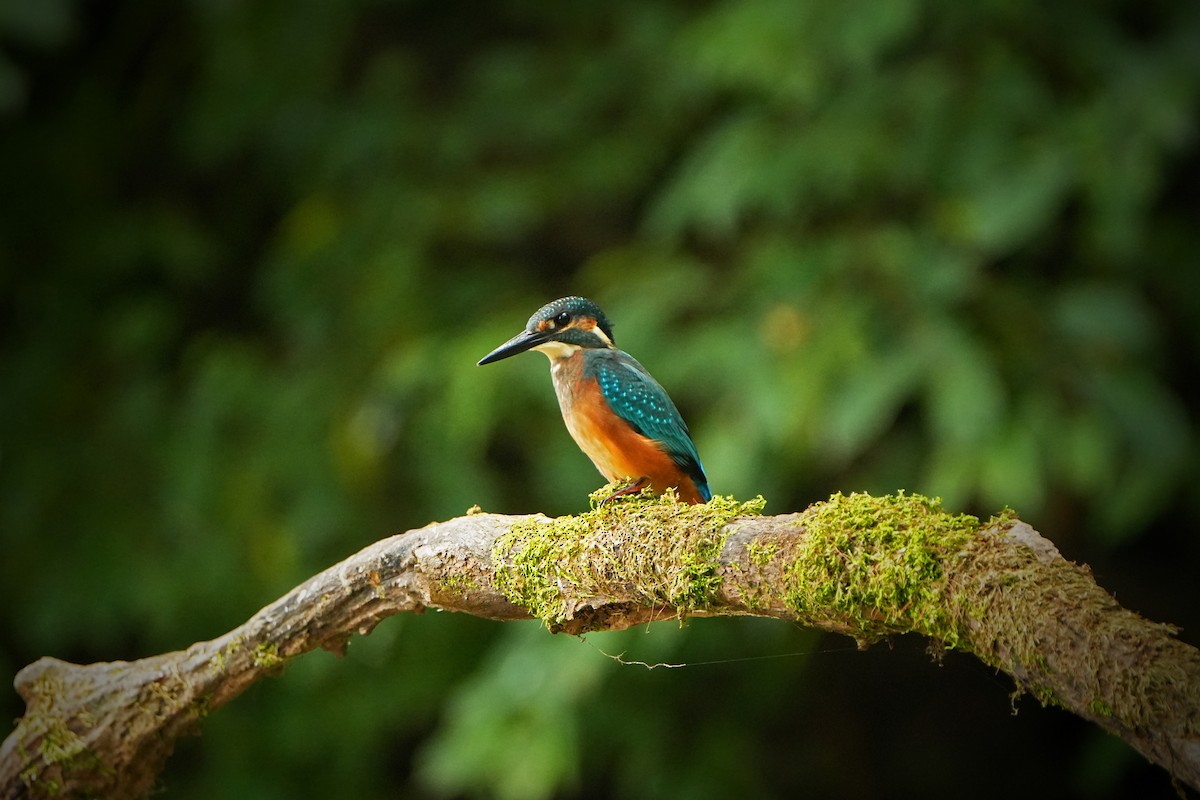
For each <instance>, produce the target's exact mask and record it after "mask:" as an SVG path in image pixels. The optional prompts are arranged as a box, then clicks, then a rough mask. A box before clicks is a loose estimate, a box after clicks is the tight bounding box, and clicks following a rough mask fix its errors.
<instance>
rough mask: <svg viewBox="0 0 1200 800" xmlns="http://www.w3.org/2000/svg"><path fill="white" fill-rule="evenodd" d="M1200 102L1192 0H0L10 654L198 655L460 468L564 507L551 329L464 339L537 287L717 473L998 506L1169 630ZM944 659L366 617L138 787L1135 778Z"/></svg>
mask: <svg viewBox="0 0 1200 800" xmlns="http://www.w3.org/2000/svg"><path fill="white" fill-rule="evenodd" d="M1198 112H1200V5H1197V4H1196V3H1194V2H1189V1H1188V0H1178V1H1177V2H1176V1H1171V0H1155V1H1153V2H1140V3H1134V2H1131V1H1129V0H1121V1H1119V0H1100V1H1099V2H1092V3H1070V2H1068V3H1058V4H1043V3H1034V2H1026V1H1023V0H1018V1H1017V2H1013V1H1012V0H1009V1H1008V2H982V3H967V4H963V3H954V2H950V0H926V1H925V2H918V0H893V2H889V3H867V2H862V0H854V1H853V2H843V3H825V2H812V1H809V2H784V0H715V1H714V2H707V3H688V2H682V0H676V1H674V2H666V3H634V2H616V3H608V4H601V5H582V6H570V7H567V6H560V5H555V4H550V3H535V2H529V1H528V0H525V1H524V2H522V1H521V0H507V1H506V2H499V3H492V4H486V5H478V4H477V5H472V6H459V5H456V4H441V3H431V2H413V1H410V0H391V1H387V0H374V1H373V2H369V1H368V0H356V1H355V2H342V3H324V4H322V3H299V4H296V3H283V2H258V3H250V2H239V1H238V0H221V1H219V2H213V1H212V0H209V1H208V2H199V1H198V2H187V3H182V4H160V3H153V2H146V1H144V0H143V1H142V2H137V1H136V0H129V1H128V2H113V1H112V0H107V1H106V2H95V3H83V2H80V1H79V0H40V1H39V2H36V3H35V2H23V1H22V0H6V1H5V2H0V197H2V202H3V209H2V210H3V214H2V217H0V266H2V269H0V535H2V536H3V547H4V558H3V559H2V561H0V585H3V587H4V602H3V604H2V607H0V614H2V615H3V616H2V617H0V619H2V623H0V625H2V627H0V673H2V674H4V675H12V674H13V673H15V671H16V669H18V668H19V667H20V666H21V665H23V664H25V663H27V662H29V661H32V660H33V659H34V658H36V657H38V656H40V655H43V654H51V655H55V656H59V657H63V658H68V659H74V660H78V661H93V660H109V659H127V658H135V657H138V656H143V655H147V654H150V653H153V652H157V651H161V650H164V649H171V648H179V647H184V646H186V645H187V644H189V643H191V642H192V641H194V640H197V639H201V638H207V637H210V636H214V635H216V634H218V633H220V632H222V631H224V630H226V629H227V628H229V627H231V626H233V625H235V624H237V623H238V622H240V621H241V620H243V619H244V618H245V617H246V616H248V615H249V614H250V613H252V612H253V611H254V610H256V609H257V608H258V607H260V606H261V605H263V604H265V603H266V602H268V601H269V600H271V599H273V598H274V597H275V596H276V595H277V594H279V593H280V592H282V591H284V590H286V589H287V588H288V587H290V586H291V585H293V584H295V583H296V582H298V581H300V580H302V579H303V578H305V577H307V576H308V575H309V574H311V573H312V572H315V571H316V570H318V569H320V568H323V567H324V566H326V565H328V564H329V563H331V562H333V561H334V560H336V559H338V558H341V557H344V556H345V555H347V554H349V553H350V552H353V551H354V550H356V549H357V548H358V547H360V546H362V545H365V544H366V543H368V542H369V541H371V540H373V539H375V538H378V537H381V536H383V535H385V534H388V533H391V532H394V531H397V530H404V529H407V528H410V527H414V526H418V525H421V524H424V523H425V522H427V521H428V520H430V519H443V518H448V517H451V516H455V515H457V514H460V513H462V512H463V511H464V510H465V509H466V508H467V507H469V506H470V505H472V504H474V503H480V504H481V505H483V506H484V507H485V508H487V509H489V510H496V511H504V512H526V511H532V510H541V511H545V512H547V513H551V514H562V513H571V512H576V511H580V510H583V509H584V508H585V507H586V495H587V492H588V491H590V490H591V489H593V488H595V487H596V486H597V485H598V484H599V483H600V478H599V476H598V474H596V473H595V471H594V470H593V469H592V467H591V465H590V464H589V463H588V462H587V460H586V459H585V458H584V457H583V456H582V455H581V454H580V453H579V452H578V451H577V450H576V449H575V447H574V445H573V444H572V443H571V441H570V439H569V438H568V436H567V434H566V433H565V431H564V430H563V427H562V424H561V421H560V420H559V418H558V412H557V408H556V405H555V401H554V397H553V392H552V391H551V390H550V386H549V380H548V378H547V375H546V366H545V363H544V362H541V360H540V357H534V356H528V357H525V358H522V359H516V360H514V361H512V362H505V363H504V364H502V365H497V366H494V367H489V368H487V369H477V368H476V367H475V366H474V362H475V360H476V359H478V358H479V357H480V356H482V355H483V354H484V353H486V352H487V351H488V350H489V349H490V348H491V347H493V346H494V345H496V344H498V343H500V342H502V341H503V340H504V339H505V338H507V337H508V336H509V335H511V334H512V333H514V332H516V331H517V330H518V329H519V328H520V326H521V325H522V324H523V323H524V321H525V319H526V318H527V316H528V315H529V314H530V313H531V312H532V311H533V310H534V309H535V308H536V307H538V306H539V305H540V304H541V303H543V302H546V301H548V300H550V299H553V298H554V297H557V296H560V295H563V294H568V293H582V294H586V295H588V296H591V297H592V298H593V299H595V300H597V301H598V302H599V303H600V304H601V305H602V306H603V307H604V308H605V310H606V311H607V312H608V314H609V316H610V317H611V318H612V319H613V320H615V322H616V335H617V339H618V342H619V343H620V344H622V345H623V346H624V347H626V348H628V349H629V350H631V351H632V352H633V353H634V354H635V355H636V356H637V357H638V358H639V359H640V360H642V361H643V362H644V363H645V364H646V365H647V366H648V367H649V368H650V369H651V370H652V371H653V372H654V373H655V375H656V376H657V377H658V378H659V380H660V381H661V382H662V383H663V384H664V385H666V386H667V387H668V388H669V389H670V391H671V394H672V396H673V397H674V398H675V400H676V402H677V403H678V404H679V405H680V407H681V408H682V409H683V411H684V414H685V416H686V417H687V418H688V420H689V422H690V423H691V428H692V431H693V434H694V435H695V438H696V440H697V443H698V445H699V449H700V452H701V454H702V456H703V458H704V461H705V465H706V467H707V469H708V473H709V476H710V478H711V483H712V485H713V487H714V489H715V490H716V491H718V492H721V493H733V494H736V495H738V496H740V497H750V496H754V495H755V494H758V493H762V494H764V495H765V496H766V497H767V498H768V502H769V505H768V512H769V513H771V512H774V513H780V512H786V511H792V510H797V509H800V508H802V507H803V506H804V505H806V504H807V503H809V502H811V501H813V500H818V499H822V498H823V497H825V496H827V495H828V493H830V492H831V491H833V490H837V489H840V490H847V491H849V490H859V489H866V490H871V491H878V492H884V491H891V490H894V489H897V488H905V489H909V490H912V491H919V492H923V493H927V494H930V495H939V496H941V497H943V498H945V501H946V505H947V507H948V508H951V509H956V510H964V511H974V512H979V513H985V514H986V513H990V512H991V511H995V510H997V509H998V508H999V507H1000V506H1003V505H1006V504H1007V505H1011V506H1013V507H1015V508H1017V509H1018V510H1019V511H1020V512H1021V514H1022V515H1023V516H1024V517H1025V518H1026V519H1028V520H1030V521H1031V522H1033V523H1034V524H1035V525H1036V526H1037V527H1038V528H1039V529H1040V530H1042V531H1043V532H1045V533H1046V534H1047V535H1048V536H1050V537H1051V538H1053V539H1055V540H1056V541H1057V542H1058V543H1059V544H1060V546H1062V547H1063V549H1064V551H1065V552H1067V553H1068V555H1070V556H1071V557H1074V558H1076V559H1080V560H1083V559H1086V560H1088V561H1089V562H1091V563H1092V564H1093V566H1094V567H1095V568H1096V571H1097V573H1098V575H1099V576H1100V579H1101V582H1102V583H1103V584H1104V585H1106V586H1108V587H1110V588H1114V589H1117V591H1118V594H1119V597H1120V599H1121V600H1122V601H1124V602H1126V603H1127V604H1131V605H1132V606H1133V607H1135V608H1138V609H1139V610H1143V611H1145V612H1146V613H1148V614H1150V615H1151V616H1158V617H1159V618H1165V619H1167V620H1169V621H1174V622H1177V623H1182V624H1184V625H1185V627H1187V626H1189V625H1191V626H1193V627H1191V628H1188V629H1187V630H1185V633H1184V636H1185V638H1186V637H1190V640H1191V641H1193V642H1195V641H1196V640H1195V634H1194V626H1195V625H1197V624H1200V617H1198V616H1197V613H1196V612H1197V609H1200V590H1198V589H1197V583H1196V581H1195V577H1194V576H1195V571H1196V568H1197V566H1198V562H1200V558H1198V551H1200V548H1198V546H1197V544H1196V541H1195V538H1196V537H1195V531H1196V529H1197V522H1198V521H1200V503H1198V502H1197V496H1196V493H1195V487H1196V486H1197V485H1200V484H1198V481H1197V478H1198V477H1200V475H1198V469H1197V467H1198V462H1197V454H1196V448H1195V437H1196V426H1197V418H1196V407H1197V395H1196V390H1195V383H1196V381H1195V375H1196V372H1197V368H1198V367H1200V327H1198V326H1197V325H1196V319H1197V318H1200V270H1198V269H1197V253H1198V252H1200V222H1198V220H1200V196H1198V194H1197V191H1196V187H1197V185H1200V147H1198V140H1197V133H1198V130H1197V121H1198V120H1200V113H1198ZM625 650H629V651H630V652H629V656H628V657H629V658H631V659H638V660H646V661H650V662H654V661H659V660H666V661H671V662H677V663H685V662H686V663H690V664H692V665H693V666H692V667H689V668H687V669H679V670H669V669H658V670H652V671H646V670H643V669H641V668H639V667H636V666H622V665H621V664H619V663H617V662H615V661H612V660H611V659H608V658H605V656H604V653H605V652H607V653H610V654H612V653H618V652H622V651H625ZM602 651H603V652H602ZM795 654H809V655H808V656H807V657H802V656H799V655H795ZM770 655H776V656H788V655H793V656H795V657H783V658H766V659H763V658H761V657H763V656H770ZM739 658H749V659H751V660H745V661H733V663H729V662H730V661H731V660H735V659H739ZM972 670H973V667H972V665H971V664H969V663H967V661H966V660H956V659H955V658H954V657H950V658H949V659H948V660H947V662H946V667H945V668H944V669H942V670H936V669H934V668H933V667H932V666H931V665H930V663H929V660H928V659H927V658H926V657H924V656H923V655H921V654H920V653H919V644H915V645H909V644H905V643H899V644H898V645H897V650H896V651H895V652H888V651H887V649H886V648H876V651H873V652H871V653H868V654H865V655H860V654H855V653H853V652H848V651H847V650H846V649H845V647H844V645H843V643H841V642H833V641H825V640H818V639H816V638H814V637H813V636H812V635H811V634H809V633H808V632H805V631H800V630H796V629H793V628H791V627H789V626H786V625H782V624H780V623H768V622H766V621H761V620H726V621H717V620H710V621H701V622H696V623H693V624H690V625H689V626H687V627H686V628H685V629H683V630H679V629H678V628H676V627H675V626H674V625H673V624H671V623H664V624H662V625H658V626H652V627H651V628H650V629H648V630H638V631H632V632H627V633H624V634H606V635H603V636H594V637H589V638H588V640H587V641H586V642H585V643H583V644H580V643H579V642H578V641H576V640H572V639H562V638H559V637H550V636H547V635H545V634H544V632H542V631H541V630H540V629H539V628H538V627H537V626H536V625H507V626H502V625H497V624H493V623H487V622H483V621H480V620H472V619H465V618H459V617H454V616H451V615H438V614H434V615H429V616H427V617H422V618H414V619H393V620H389V621H387V622H385V623H384V624H383V625H381V626H380V628H379V629H378V630H377V631H376V632H375V633H374V634H373V635H372V636H371V637H368V638H365V639H358V640H355V641H354V642H353V644H352V646H351V649H350V655H349V656H348V657H347V658H346V659H345V660H342V661H338V660H335V659H333V658H332V657H329V656H326V655H324V654H319V655H313V656H309V657H306V658H304V659H301V660H300V661H299V662H296V663H295V664H293V665H291V666H289V668H288V669H287V671H286V673H285V675H284V676H283V677H282V678H279V679H276V680H273V681H270V682H269V683H267V684H264V685H262V686H259V687H256V688H255V689H254V690H252V691H251V692H250V693H249V694H248V695H247V696H245V697H243V698H241V699H239V700H238V701H237V702H236V703H234V704H233V705H232V706H230V707H228V708H226V709H223V710H222V711H220V712H219V713H217V714H216V715H214V716H213V717H212V718H211V719H210V720H209V721H208V722H207V724H206V726H205V733H204V735H203V737H202V738H201V739H199V740H195V741H190V742H188V743H186V744H185V745H184V746H183V747H182V748H181V752H180V753H179V754H177V756H176V757H175V758H174V759H173V760H172V762H171V764H170V766H169V770H168V773H167V775H166V776H165V777H164V785H165V788H166V790H167V791H166V796H169V797H180V798H187V797H214V796H218V797H229V798H233V797H255V798H271V797H321V796H333V795H338V796H358V797H394V796H433V797H438V796H459V795H463V796H473V797H474V796H479V797H500V798H537V797H550V796H578V797H601V796H623V797H646V796H660V797H672V796H673V797H690V798H694V797H728V796H730V795H731V794H733V793H740V794H742V795H749V796H760V795H761V796H769V795H793V794H798V793H801V792H811V793H814V794H818V795H823V796H846V797H850V796H854V797H864V796H895V795H897V794H899V795H905V794H916V793H918V792H921V793H925V794H933V795H937V794H945V793H948V792H949V791H950V789H949V787H959V786H967V785H970V786H972V787H973V788H972V793H973V794H978V795H982V796H1011V795H1012V793H1013V792H1014V791H1018V790H1023V789H1024V788H1026V787H1027V786H1028V785H1030V784H1031V783H1035V782H1036V784H1037V785H1039V786H1040V787H1041V788H1042V789H1044V791H1045V793H1046V794H1055V795H1058V796H1087V797H1118V796H1122V795H1123V794H1124V793H1132V792H1134V791H1137V792H1140V793H1142V794H1141V795H1140V796H1147V795H1146V794H1145V792H1147V791H1150V792H1159V793H1161V794H1163V796H1166V795H1167V794H1168V793H1169V792H1170V787H1169V784H1168V783H1167V781H1166V779H1165V778H1164V777H1163V775H1162V774H1161V773H1160V772H1159V771H1158V770H1156V769H1153V768H1149V767H1146V766H1145V765H1144V764H1142V763H1141V761H1140V759H1139V758H1138V757H1136V756H1133V755H1131V753H1130V752H1129V751H1128V750H1127V749H1124V748H1122V747H1120V746H1118V747H1116V748H1114V747H1113V744H1112V742H1111V740H1108V739H1106V738H1105V737H1104V736H1103V735H1101V734H1099V733H1097V732H1096V731H1094V730H1092V729H1091V728H1090V727H1089V726H1087V725H1085V724H1084V723H1081V722H1079V721H1076V720H1067V719H1063V718H1062V717H1063V715H1057V714H1055V713H1054V712H1043V711H1040V710H1036V709H1029V708H1026V710H1025V711H1024V713H1022V714H1021V715H1020V716H1019V717H1018V718H1016V719H1015V720H1014V719H1011V718H1010V717H1009V715H1008V706H1007V700H1006V697H1005V694H1006V691H1007V687H1006V686H1005V685H1003V684H1002V683H1001V684H1000V685H997V683H996V682H995V681H994V680H992V679H991V678H989V677H988V676H984V675H982V674H981V673H979V672H977V671H972ZM1026 705H1028V704H1026ZM4 708H5V709H6V710H7V711H9V715H8V716H10V717H15V716H17V715H19V714H20V712H21V707H20V704H19V700H18V698H16V697H15V696H9V697H8V698H7V699H6V700H5V705H4ZM965 742H970V745H966V744H964V743H965ZM1018 762H1019V763H1021V764H1023V765H1026V767H1027V769H1026V770H1025V771H1022V770H1013V769H1010V768H1009V767H1007V766H1006V767H1004V768H1000V765H1002V764H1011V763H1018Z"/></svg>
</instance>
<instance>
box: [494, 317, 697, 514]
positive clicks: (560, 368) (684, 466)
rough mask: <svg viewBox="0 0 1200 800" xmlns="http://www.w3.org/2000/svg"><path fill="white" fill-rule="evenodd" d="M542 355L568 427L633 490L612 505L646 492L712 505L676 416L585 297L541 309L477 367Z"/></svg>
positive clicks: (605, 471)
mask: <svg viewBox="0 0 1200 800" xmlns="http://www.w3.org/2000/svg"><path fill="white" fill-rule="evenodd" d="M527 350H538V351H540V352H542V353H545V354H546V356H547V357H548V358H549V359H550V376H551V378H552V380H553V382H554V392H555V394H556V395H558V405H559V408H560V410H561V411H562V416H563V421H564V422H565V423H566V425H567V430H568V431H569V432H570V433H571V437H572V438H573V439H574V440H575V443H576V444H577V445H579V449H581V450H582V451H583V452H584V453H585V454H586V455H587V457H588V458H590V459H591V460H592V463H593V464H595V465H596V469H598V470H599V471H600V474H601V475H603V476H604V477H605V478H607V479H608V480H609V481H610V482H625V481H631V483H630V484H629V485H628V486H626V487H625V488H623V489H620V490H618V491H616V492H613V493H612V494H611V495H609V496H608V497H606V498H604V500H602V501H601V505H603V504H604V503H607V502H608V501H610V500H612V499H613V498H615V497H619V496H621V495H625V494H632V493H635V492H639V491H641V490H642V489H644V488H646V487H647V486H649V487H651V488H652V489H653V491H654V492H655V493H656V494H658V495H661V494H663V493H664V492H666V490H667V489H669V488H672V487H673V488H674V489H675V494H676V498H677V499H679V500H682V501H683V502H686V503H693V504H697V503H707V502H708V501H709V500H711V499H712V492H711V491H710V490H709V488H708V477H707V476H706V475H705V474H704V467H703V466H701V464H700V455H699V453H697V451H696V445H695V443H694V442H693V441H692V436H691V434H690V433H689V432H688V427H687V424H686V423H685V422H684V421H683V417H682V416H681V415H680V413H679V409H677V408H676V407H675V404H674V403H673V402H671V398H670V397H669V396H668V395H667V392H666V390H664V389H663V388H662V386H660V385H659V383H658V381H656V380H654V378H653V377H651V375H650V373H649V372H648V371H647V370H646V368H645V367H643V366H642V365H641V364H640V363H638V361H637V359H635V358H634V357H633V356H631V355H629V354H628V353H626V352H625V351H623V350H619V349H617V346H616V344H615V342H614V339H613V329H612V323H611V322H609V320H608V317H606V316H605V315H604V312H603V311H601V310H600V308H599V307H598V306H597V305H596V304H595V303H593V302H592V301H591V300H588V299H587V298H586V297H578V296H571V297H562V298H559V299H558V300H555V301H554V302H551V303H547V304H546V305H544V306H542V307H541V308H539V309H538V310H537V311H536V312H535V313H534V315H533V316H532V317H530V318H529V322H528V323H526V325H525V329H524V330H523V331H521V332H520V333H518V334H517V335H516V336H514V337H512V338H511V339H509V340H508V341H507V342H505V343H504V344H502V345H500V346H499V347H497V348H496V349H495V350H493V351H492V352H490V353H488V354H487V355H486V356H484V357H483V358H481V359H480V360H479V366H483V365H485V364H491V363H493V362H496V361H500V360H501V359H505V358H509V357H510V356H515V355H518V354H519V353H524V352H525V351H527Z"/></svg>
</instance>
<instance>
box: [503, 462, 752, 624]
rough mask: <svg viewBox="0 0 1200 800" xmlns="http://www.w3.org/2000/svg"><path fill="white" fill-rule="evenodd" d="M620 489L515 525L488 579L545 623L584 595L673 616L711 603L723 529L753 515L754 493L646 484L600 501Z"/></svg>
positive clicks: (556, 620)
mask: <svg viewBox="0 0 1200 800" xmlns="http://www.w3.org/2000/svg"><path fill="white" fill-rule="evenodd" d="M617 488H620V487H619V486H608V487H605V488H603V489H601V490H599V491H597V492H595V493H593V494H592V496H591V498H592V510H591V511H589V512H587V513H585V514H581V515H579V516H574V517H560V518H558V519H553V520H546V519H544V518H536V517H535V518H530V519H528V520H523V521H521V522H517V523H516V524H514V525H513V526H512V527H511V528H510V529H509V531H508V532H507V533H505V534H504V535H502V536H501V537H499V538H498V539H497V540H496V544H495V547H494V549H493V551H492V561H493V565H494V569H495V577H496V585H497V586H498V587H499V588H500V590H501V591H502V592H503V593H504V595H505V596H506V597H507V598H508V599H509V600H511V601H512V602H513V603H516V604H517V605H520V606H522V607H523V608H526V609H528V610H529V612H530V613H531V614H532V615H533V616H535V617H537V618H539V619H541V620H542V621H543V622H545V623H546V625H547V626H550V627H554V626H555V625H558V624H561V623H563V622H564V621H566V620H568V619H570V618H572V617H573V616H574V614H575V611H576V610H577V609H579V608H582V607H585V606H586V605H587V603H588V601H589V599H590V598H594V597H608V596H615V597H621V596H627V595H630V594H632V596H633V601H634V602H636V603H639V604H641V605H642V606H644V607H657V606H666V607H670V608H673V609H675V612H676V614H677V615H678V616H680V617H682V616H684V615H686V613H687V612H688V611H689V610H691V609H695V608H700V607H703V606H704V605H706V604H707V603H709V602H710V601H711V599H712V598H713V596H714V595H715V593H716V592H717V591H718V589H719V588H720V586H721V581H722V578H721V565H720V561H719V559H720V555H721V550H722V548H723V547H724V545H725V539H726V537H727V532H726V531H725V527H726V526H727V525H728V524H729V523H730V522H731V521H733V520H734V519H736V518H738V517H742V516H748V515H756V514H761V513H762V510H763V507H764V506H765V501H764V500H763V499H762V498H761V497H758V498H756V499H754V500H751V501H749V502H745V503H743V502H738V501H737V500H734V499H733V498H732V497H714V498H713V499H712V500H711V501H710V502H708V503H704V504H700V505H688V504H684V503H679V502H677V501H676V500H675V497H674V494H673V493H672V492H668V493H667V494H666V495H664V496H662V497H656V496H654V495H653V494H652V493H651V492H649V491H643V492H641V493H639V494H634V495H629V496H627V497H621V498H618V499H616V500H613V501H610V502H608V503H604V504H603V505H602V504H601V502H600V501H602V500H603V499H604V498H606V497H608V496H609V495H611V494H612V492H613V491H614V490H615V489H617Z"/></svg>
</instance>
